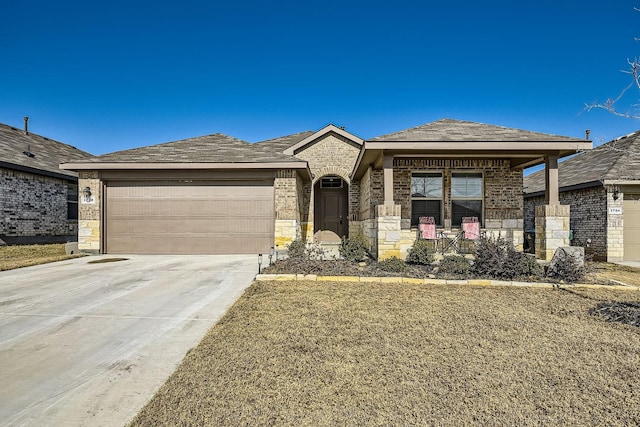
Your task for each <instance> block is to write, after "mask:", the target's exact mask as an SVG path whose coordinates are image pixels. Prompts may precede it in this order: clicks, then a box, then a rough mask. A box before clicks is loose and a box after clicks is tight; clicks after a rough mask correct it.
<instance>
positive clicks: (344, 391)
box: [132, 282, 640, 426]
mask: <svg viewBox="0 0 640 427" xmlns="http://www.w3.org/2000/svg"><path fill="white" fill-rule="evenodd" d="M605 301H625V302H638V301H640V293H639V292H637V291H612V290H601V289H599V290H594V289H575V290H562V289H540V288H518V287H506V288H503V287H472V286H453V285H448V286H425V285H410V284H401V285H400V284H381V283H375V284H374V283H331V282H256V283H254V284H253V285H252V286H251V287H250V288H249V289H248V290H247V292H246V293H245V294H244V295H243V297H242V298H241V299H240V300H239V301H238V302H237V303H236V304H235V305H234V306H233V307H232V308H231V309H230V310H229V312H228V313H227V314H226V315H225V317H224V318H223V319H222V320H221V321H220V322H219V323H218V324H216V325H215V326H214V327H213V328H212V329H211V330H210V331H209V332H208V333H207V335H206V336H205V338H204V339H203V340H202V342H201V343H200V344H199V345H198V346H197V347H195V348H194V349H192V350H191V351H190V352H189V353H188V354H187V356H186V358H185V359H184V361H183V363H182V364H181V365H180V366H179V367H178V369H177V370H176V371H175V373H174V374H173V375H172V376H171V377H170V379H169V380H168V381H167V382H166V383H165V384H164V385H163V386H162V387H161V389H160V390H159V391H158V393H157V394H156V395H155V396H154V398H153V399H152V400H151V401H150V402H149V403H148V404H147V406H146V407H145V408H143V410H142V411H141V412H140V413H139V414H138V416H137V417H136V418H135V419H134V420H133V422H132V425H149V426H151V425H225V426H233V425H295V426H300V425H310V426H333V425H346V426H361V425H460V426H463V425H464V426H466V425H519V426H523V425H576V426H577V425H580V426H584V425H638V424H640V387H639V386H638V384H640V369H638V366H639V364H640V328H638V327H634V326H630V325H628V324H622V323H615V322H607V321H604V320H603V319H601V318H599V317H595V316H592V315H590V314H589V310H590V309H592V308H594V307H596V306H597V305H598V304H599V303H601V302H605Z"/></svg>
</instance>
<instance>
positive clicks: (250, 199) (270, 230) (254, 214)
mask: <svg viewBox="0 0 640 427" xmlns="http://www.w3.org/2000/svg"><path fill="white" fill-rule="evenodd" d="M106 217H107V218H106V236H107V237H106V251H107V252H109V253H157V254H160V253H162V254H168V253H175V254H189V253H203V254H208V253H211V254H215V253H260V252H267V251H268V250H269V249H270V247H271V246H272V245H273V235H274V217H275V212H274V193H273V186H272V184H271V183H266V182H253V183H248V182H198V183H189V182H175V183H158V182H118V183H113V184H110V183H108V184H107V197H106Z"/></svg>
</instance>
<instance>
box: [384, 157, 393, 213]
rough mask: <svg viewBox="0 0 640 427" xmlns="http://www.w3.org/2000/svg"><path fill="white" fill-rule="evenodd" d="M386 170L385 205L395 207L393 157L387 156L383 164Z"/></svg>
mask: <svg viewBox="0 0 640 427" xmlns="http://www.w3.org/2000/svg"><path fill="white" fill-rule="evenodd" d="M382 167H383V170H384V204H385V205H394V204H395V203H394V201H393V156H392V155H389V154H385V156H384V160H383V163H382Z"/></svg>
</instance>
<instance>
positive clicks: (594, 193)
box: [524, 132, 640, 261]
mask: <svg viewBox="0 0 640 427" xmlns="http://www.w3.org/2000/svg"><path fill="white" fill-rule="evenodd" d="M558 173H559V186H560V201H561V203H563V204H565V205H570V206H571V217H570V228H571V230H572V231H573V241H572V244H573V245H575V246H584V247H585V249H586V252H587V253H589V254H591V255H593V256H594V258H595V259H598V260H607V261H623V260H626V261H639V260H640V132H635V133H632V134H630V135H627V136H624V137H622V138H618V139H615V140H613V141H611V142H608V143H606V144H602V145H600V146H598V147H596V148H594V149H593V150H590V151H588V152H585V153H580V154H578V155H576V156H575V157H572V158H570V159H568V160H566V161H564V162H562V163H560V165H559V166H558ZM544 190H545V184H544V173H543V172H542V171H540V172H536V173H534V174H531V175H529V176H527V177H525V179H524V206H525V224H524V229H525V231H527V230H528V231H532V230H534V229H535V220H534V209H535V206H538V205H540V204H543V203H544Z"/></svg>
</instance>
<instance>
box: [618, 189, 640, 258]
mask: <svg viewBox="0 0 640 427" xmlns="http://www.w3.org/2000/svg"><path fill="white" fill-rule="evenodd" d="M622 212H623V214H624V222H623V224H624V259H625V261H640V194H625V195H624V205H623V209H622Z"/></svg>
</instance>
